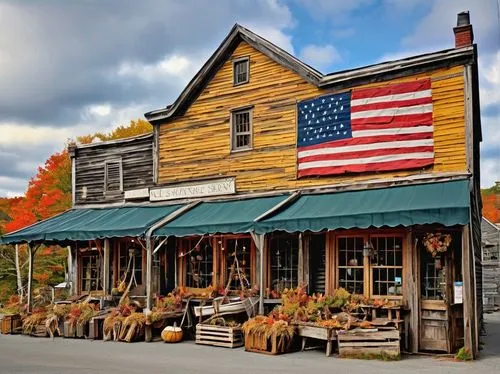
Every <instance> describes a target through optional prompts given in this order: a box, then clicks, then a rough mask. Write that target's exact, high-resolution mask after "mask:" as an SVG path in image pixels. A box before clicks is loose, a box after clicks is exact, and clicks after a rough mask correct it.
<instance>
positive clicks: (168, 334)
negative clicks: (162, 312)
mask: <svg viewBox="0 0 500 374" xmlns="http://www.w3.org/2000/svg"><path fill="white" fill-rule="evenodd" d="M182 336H183V333H182V328H180V327H177V326H175V325H174V326H167V327H165V328H164V329H163V331H162V332H161V338H162V339H163V341H164V342H165V343H178V342H180V341H181V340H182Z"/></svg>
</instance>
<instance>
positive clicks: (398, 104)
mask: <svg viewBox="0 0 500 374" xmlns="http://www.w3.org/2000/svg"><path fill="white" fill-rule="evenodd" d="M422 104H432V97H421V98H420V99H411V100H401V101H385V102H383V103H372V104H365V105H356V106H354V105H352V104H351V113H357V112H365V111H369V110H375V109H390V108H408V107H415V106H422Z"/></svg>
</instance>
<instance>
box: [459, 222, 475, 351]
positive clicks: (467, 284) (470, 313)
mask: <svg viewBox="0 0 500 374" xmlns="http://www.w3.org/2000/svg"><path fill="white" fill-rule="evenodd" d="M469 240H470V237H469V225H465V226H464V227H463V228H462V275H463V308H464V348H465V349H466V350H468V352H470V353H471V354H472V355H473V357H474V358H475V357H476V350H475V341H474V337H475V331H474V330H475V321H474V318H475V311H474V284H473V283H474V282H473V280H474V278H473V273H472V272H473V271H474V270H475V269H473V268H472V258H471V257H472V256H471V247H470V245H469Z"/></svg>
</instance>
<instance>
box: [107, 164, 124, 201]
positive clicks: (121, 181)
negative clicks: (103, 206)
mask: <svg viewBox="0 0 500 374" xmlns="http://www.w3.org/2000/svg"><path fill="white" fill-rule="evenodd" d="M115 163H118V164H119V167H120V190H118V191H109V190H108V165H109V164H115ZM121 192H123V163H122V159H121V158H117V159H112V160H106V161H104V194H105V195H106V194H114V193H121Z"/></svg>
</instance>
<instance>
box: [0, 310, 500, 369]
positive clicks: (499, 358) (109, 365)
mask: <svg viewBox="0 0 500 374" xmlns="http://www.w3.org/2000/svg"><path fill="white" fill-rule="evenodd" d="M486 321H487V333H488V335H487V336H486V337H484V339H485V343H486V344H485V346H484V350H483V351H482V358H481V359H480V360H479V361H476V362H473V363H463V362H451V361H449V360H445V359H439V358H435V357H425V356H424V357H422V356H407V357H405V358H403V360H401V361H398V362H380V361H363V360H350V359H339V358H335V357H329V358H327V357H325V356H324V353H323V352H322V351H306V352H297V353H293V354H288V355H283V356H266V355H262V354H257V353H248V352H245V351H244V350H243V349H233V350H229V349H226V348H213V347H205V346H199V345H195V344H193V343H192V342H184V343H180V344H174V345H166V344H163V343H135V344H126V343H114V342H102V341H87V340H74V339H66V340H65V339H55V340H50V339H45V338H31V337H27V336H20V335H15V336H6V335H1V336H0V374H11V373H16V374H17V373H19V374H21V373H23V374H24V373H41V374H45V373H47V374H49V373H50V374H59V373H65V374H66V373H71V374H73V373H74V374H90V373H92V374H95V373H105V374H112V373H117V374H118V373H119V374H156V373H162V374H164V373H169V374H170V373H174V374H175V373H204V374H212V373H214V374H223V373H231V374H243V373H259V374H264V373H287V374H288V373H307V372H310V373H311V372H312V371H313V372H316V373H317V372H320V373H321V372H323V373H332V372H337V373H339V372H345V373H363V374H367V373H369V374H376V373H384V374H391V373H395V374H404V373H409V374H410V373H412V374H413V373H453V374H461V373H467V374H474V373H482V374H485V373H499V372H500V313H496V314H490V315H487V316H486Z"/></svg>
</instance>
